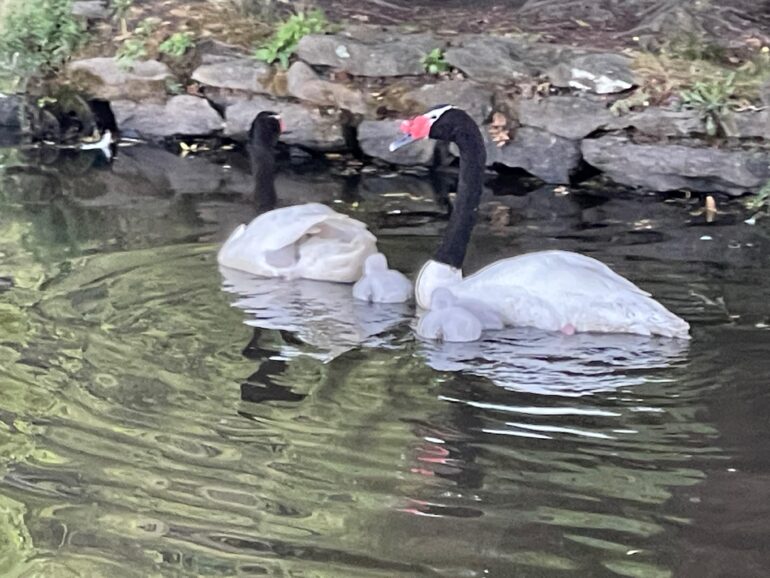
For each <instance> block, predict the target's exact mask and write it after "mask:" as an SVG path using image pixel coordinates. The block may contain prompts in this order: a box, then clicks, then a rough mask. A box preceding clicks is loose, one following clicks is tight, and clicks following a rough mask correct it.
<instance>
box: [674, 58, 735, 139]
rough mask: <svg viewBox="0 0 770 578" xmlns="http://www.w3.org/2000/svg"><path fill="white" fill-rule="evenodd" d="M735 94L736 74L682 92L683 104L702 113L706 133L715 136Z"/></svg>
mask: <svg viewBox="0 0 770 578" xmlns="http://www.w3.org/2000/svg"><path fill="white" fill-rule="evenodd" d="M734 94H735V73H731V74H729V75H728V76H727V77H726V78H717V79H714V80H712V81H701V82H696V83H695V84H694V85H693V87H692V88H691V89H686V90H682V92H681V97H682V104H684V106H686V107H689V108H692V109H695V110H697V111H699V112H700V114H701V116H702V117H703V120H704V122H705V123H706V133H707V134H709V135H710V136H715V135H716V134H717V132H718V131H719V128H720V126H721V124H722V118H723V117H724V115H725V114H726V113H727V111H728V109H729V107H730V104H731V102H732V100H733V97H734Z"/></svg>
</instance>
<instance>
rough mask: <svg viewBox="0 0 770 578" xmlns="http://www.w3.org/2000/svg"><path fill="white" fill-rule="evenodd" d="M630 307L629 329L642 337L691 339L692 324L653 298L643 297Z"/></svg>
mask: <svg viewBox="0 0 770 578" xmlns="http://www.w3.org/2000/svg"><path fill="white" fill-rule="evenodd" d="M639 301H640V300H637V302H636V303H635V304H634V306H633V307H629V309H628V310H627V311H628V313H629V315H628V322H629V324H628V328H629V330H630V331H631V332H632V333H639V334H641V335H661V336H663V337H674V338H677V339H690V324H689V323H687V321H685V320H684V319H682V318H681V317H679V316H678V315H675V314H673V313H671V311H669V310H668V309H666V308H665V307H664V306H663V305H661V304H660V303H658V302H657V301H655V300H654V299H653V298H651V297H643V298H642V299H641V301H643V302H644V303H640V302H639Z"/></svg>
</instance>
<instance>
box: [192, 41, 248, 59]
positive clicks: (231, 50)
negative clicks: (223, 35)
mask: <svg viewBox="0 0 770 578" xmlns="http://www.w3.org/2000/svg"><path fill="white" fill-rule="evenodd" d="M195 50H196V52H197V54H198V56H199V57H200V60H201V64H214V63H217V62H225V61H227V60H244V59H247V58H249V55H248V54H245V53H244V52H243V50H242V49H241V48H240V47H239V46H236V45H234V44H227V43H226V42H222V41H220V40H216V39H215V38H205V39H203V40H201V41H200V42H198V44H197V45H196V47H195Z"/></svg>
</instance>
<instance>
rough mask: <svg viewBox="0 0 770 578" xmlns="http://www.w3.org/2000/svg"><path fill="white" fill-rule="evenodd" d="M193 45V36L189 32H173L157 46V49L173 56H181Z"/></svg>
mask: <svg viewBox="0 0 770 578" xmlns="http://www.w3.org/2000/svg"><path fill="white" fill-rule="evenodd" d="M192 46H193V36H192V33H190V32H174V33H173V34H172V35H171V36H169V37H168V38H166V39H165V40H164V41H163V42H161V44H160V46H158V51H159V52H161V53H162V54H168V55H169V56H173V57H174V58H179V57H180V56H182V55H183V54H184V53H185V52H187V50H188V49H189V48H191V47H192Z"/></svg>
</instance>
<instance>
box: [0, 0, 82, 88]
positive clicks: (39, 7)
mask: <svg viewBox="0 0 770 578" xmlns="http://www.w3.org/2000/svg"><path fill="white" fill-rule="evenodd" d="M6 10H7V12H6V17H5V21H4V22H3V23H2V26H0V28H2V33H0V65H2V68H4V69H6V70H7V71H8V72H9V73H11V74H12V75H13V76H16V77H21V78H24V79H26V78H29V77H30V76H33V75H34V74H37V73H42V74H47V73H50V72H52V71H54V70H56V69H57V68H58V67H59V66H61V65H62V64H64V62H66V61H67V60H68V59H69V58H70V57H71V56H72V54H73V53H74V52H75V51H76V50H77V49H78V48H79V47H80V46H81V45H82V43H83V41H84V40H85V38H86V32H85V29H84V27H83V26H82V25H81V23H80V22H78V21H77V20H76V19H75V17H74V16H73V15H72V2H71V0H24V1H21V0H14V1H13V2H12V3H11V4H10V5H9V6H7V7H6Z"/></svg>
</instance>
